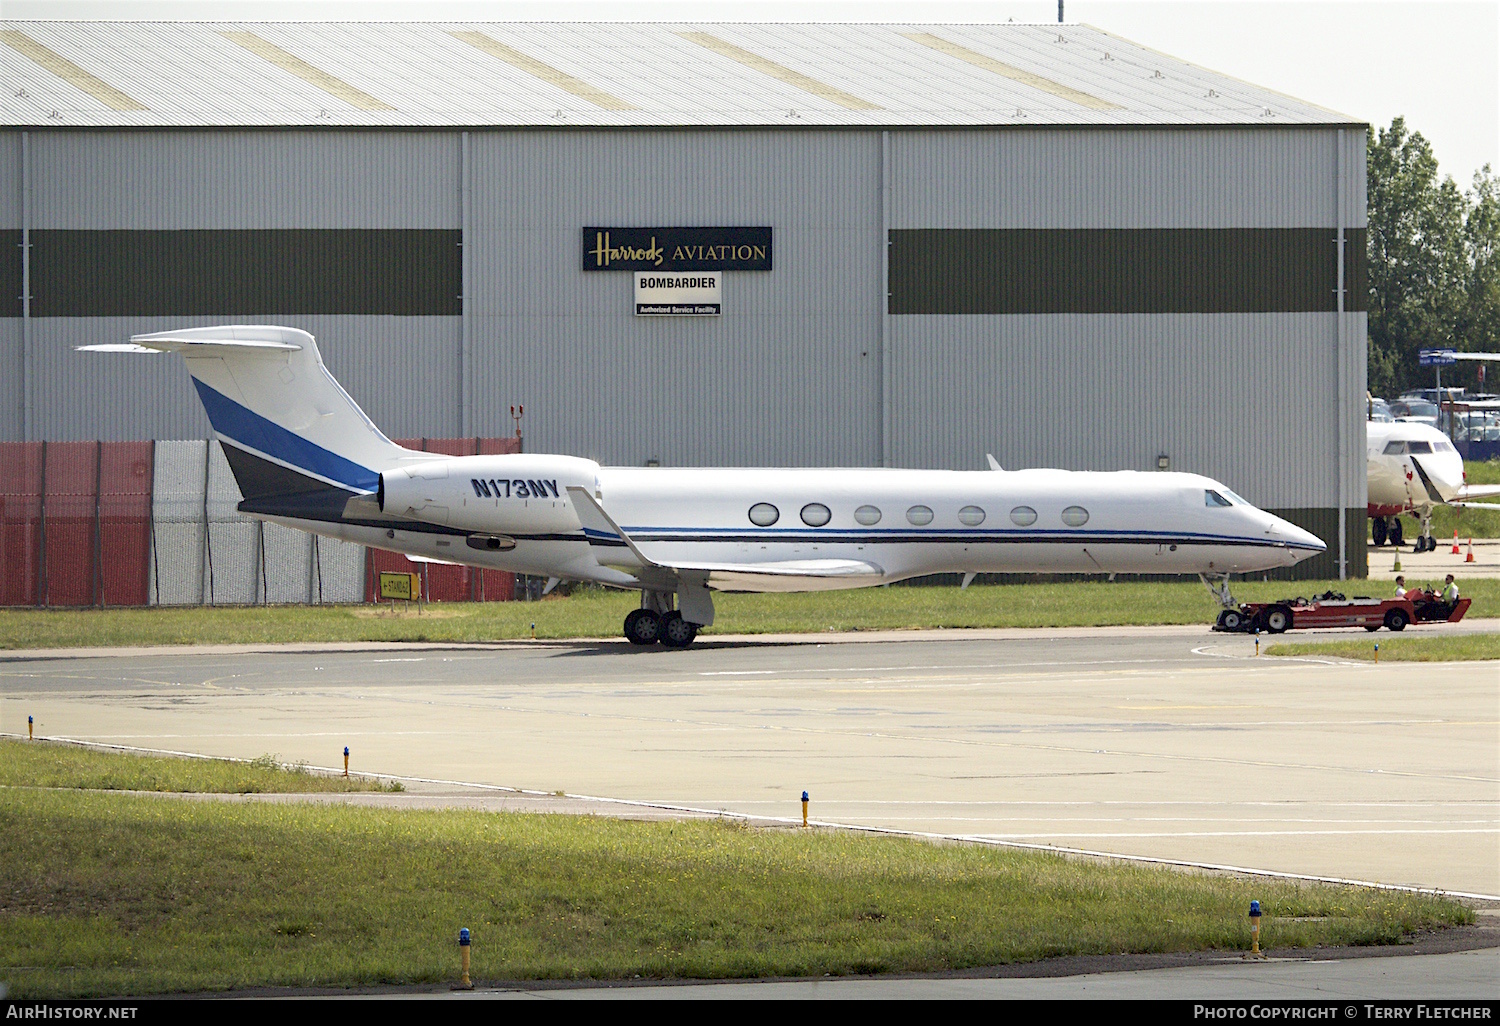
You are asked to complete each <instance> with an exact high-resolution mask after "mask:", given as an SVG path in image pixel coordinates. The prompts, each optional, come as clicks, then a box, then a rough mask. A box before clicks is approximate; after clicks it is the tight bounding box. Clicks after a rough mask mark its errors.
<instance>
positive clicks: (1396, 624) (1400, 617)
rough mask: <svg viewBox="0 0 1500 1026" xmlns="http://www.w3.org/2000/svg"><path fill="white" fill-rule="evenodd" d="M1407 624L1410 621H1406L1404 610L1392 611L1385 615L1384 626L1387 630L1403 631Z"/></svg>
mask: <svg viewBox="0 0 1500 1026" xmlns="http://www.w3.org/2000/svg"><path fill="white" fill-rule="evenodd" d="M1408 623H1410V621H1409V620H1408V619H1407V616H1406V610H1404V609H1392V610H1391V611H1390V612H1388V613H1386V614H1385V626H1386V629H1388V630H1393V631H1404V630H1406V625H1407V624H1408Z"/></svg>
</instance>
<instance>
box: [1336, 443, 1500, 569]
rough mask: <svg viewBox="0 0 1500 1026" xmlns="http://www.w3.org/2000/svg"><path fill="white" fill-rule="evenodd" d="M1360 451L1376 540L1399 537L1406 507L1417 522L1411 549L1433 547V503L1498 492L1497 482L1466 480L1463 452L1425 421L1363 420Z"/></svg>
mask: <svg viewBox="0 0 1500 1026" xmlns="http://www.w3.org/2000/svg"><path fill="white" fill-rule="evenodd" d="M1365 452H1366V459H1367V461H1368V466H1367V469H1366V477H1367V479H1368V481H1369V485H1368V489H1369V491H1368V499H1367V501H1368V503H1369V514H1370V521H1371V523H1370V535H1371V540H1372V541H1374V543H1375V544H1376V545H1377V546H1380V545H1384V544H1385V543H1386V542H1387V541H1389V542H1390V543H1391V544H1392V545H1400V544H1401V543H1402V537H1401V535H1402V531H1401V514H1403V513H1405V514H1408V515H1410V516H1414V517H1416V518H1417V519H1418V520H1420V521H1421V523H1422V526H1421V529H1420V531H1419V532H1418V535H1417V541H1416V551H1417V552H1430V551H1432V550H1433V549H1436V548H1437V540H1436V539H1435V538H1433V537H1432V511H1433V510H1434V509H1436V508H1437V507H1438V506H1459V507H1462V506H1471V505H1485V504H1484V503H1475V502H1474V501H1473V500H1475V499H1483V498H1490V497H1492V496H1497V495H1500V485H1471V484H1468V483H1467V482H1466V481H1465V479H1464V461H1463V457H1462V456H1460V455H1459V454H1458V450H1457V449H1455V448H1454V447H1453V443H1452V442H1450V441H1449V440H1448V436H1447V435H1445V434H1443V433H1442V432H1441V431H1439V430H1438V429H1437V428H1434V427H1429V426H1428V425H1426V424H1418V423H1416V422H1415V421H1402V420H1398V421H1396V422H1394V423H1390V422H1382V421H1374V420H1372V421H1367V422H1366V423H1365Z"/></svg>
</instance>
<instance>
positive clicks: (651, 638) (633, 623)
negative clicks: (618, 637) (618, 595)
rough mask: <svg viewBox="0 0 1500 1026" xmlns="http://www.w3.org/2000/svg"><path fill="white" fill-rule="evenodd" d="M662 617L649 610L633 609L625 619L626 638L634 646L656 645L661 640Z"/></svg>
mask: <svg viewBox="0 0 1500 1026" xmlns="http://www.w3.org/2000/svg"><path fill="white" fill-rule="evenodd" d="M661 636H662V632H661V617H659V616H657V615H656V614H655V613H653V612H652V611H651V610H649V609H632V610H631V611H630V612H629V613H628V614H627V615H626V617H625V638H626V640H628V641H629V642H630V643H631V644H632V645H654V644H656V642H657V641H658V640H659V639H660V638H661Z"/></svg>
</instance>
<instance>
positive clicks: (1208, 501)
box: [1203, 488, 1234, 506]
mask: <svg viewBox="0 0 1500 1026" xmlns="http://www.w3.org/2000/svg"><path fill="white" fill-rule="evenodd" d="M1203 505H1205V506H1232V505H1234V503H1232V502H1230V501H1229V500H1228V499H1226V498H1224V496H1222V495H1220V494H1219V493H1218V492H1216V491H1214V490H1213V489H1212V488H1206V489H1204V491H1203Z"/></svg>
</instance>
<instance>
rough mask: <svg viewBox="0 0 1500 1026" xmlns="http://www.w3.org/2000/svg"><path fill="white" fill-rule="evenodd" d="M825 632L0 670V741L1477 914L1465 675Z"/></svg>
mask: <svg viewBox="0 0 1500 1026" xmlns="http://www.w3.org/2000/svg"><path fill="white" fill-rule="evenodd" d="M1495 627H1496V625H1495V624H1493V623H1490V624H1484V623H1482V622H1478V623H1471V624H1468V625H1451V626H1447V625H1445V626H1444V627H1439V628H1423V631H1424V633H1434V634H1435V633H1440V632H1451V631H1455V630H1470V631H1472V630H1483V629H1486V628H1488V629H1491V630H1493V629H1494V628H1495ZM1346 636H1347V635H1346ZM1356 636H1360V637H1363V636H1364V635H1362V634H1360V635H1356ZM840 640H841V641H842V642H844V643H820V642H819V641H817V640H815V639H809V638H807V637H805V636H804V637H800V638H791V639H776V638H769V639H768V638H741V639H703V640H702V641H700V643H699V645H697V646H695V647H694V648H692V649H690V650H688V651H686V652H676V651H666V650H662V649H656V648H653V649H644V650H642V649H633V648H631V647H630V646H628V645H626V644H625V643H624V642H612V641H604V642H593V643H574V644H519V645H503V646H450V647H441V646H399V645H380V646H368V647H360V646H313V647H311V648H309V647H308V646H295V647H284V648H277V647H274V646H273V647H270V648H264V649H238V648H237V649H228V650H225V649H219V650H201V649H199V650H194V649H188V650H150V651H145V652H137V653H133V654H121V653H91V654H78V653H72V654H65V653H20V652H12V653H5V654H3V656H0V729H3V730H4V731H6V732H9V733H11V734H17V733H20V734H24V732H25V723H26V717H27V715H28V714H29V715H33V716H35V717H36V722H37V730H38V733H39V734H41V735H44V736H60V737H69V738H75V739H80V740H88V741H94V742H102V743H107V744H117V745H125V746H134V747H140V748H148V749H160V750H170V751H180V752H191V753H197V754H205V755H221V756H235V757H254V756H257V755H260V754H263V753H274V754H275V755H277V756H278V757H280V758H281V759H283V760H287V761H294V760H305V761H307V762H308V763H310V764H312V765H315V766H330V767H332V766H336V765H338V764H339V763H340V762H341V759H340V752H341V751H342V748H343V746H344V745H346V744H347V745H349V747H350V749H351V753H352V763H353V767H354V768H355V769H356V770H366V771H370V772H376V773H381V774H389V775H400V776H405V777H410V778H414V779H413V782H412V784H411V787H412V792H411V795H412V798H411V799H405V800H412V799H415V798H417V797H419V796H421V795H423V794H426V795H428V796H429V797H431V798H437V797H440V796H442V795H448V796H449V797H450V798H451V799H453V800H457V799H458V798H460V797H462V798H463V800H464V801H469V802H479V803H480V804H481V805H483V804H485V803H486V802H489V803H490V804H493V801H494V800H496V799H503V798H505V792H498V791H490V789H491V788H505V787H510V788H525V789H531V790H532V791H534V792H539V793H540V794H539V795H534V796H532V797H533V799H537V798H541V797H544V796H545V795H548V794H553V795H555V794H556V793H557V792H563V793H566V794H569V795H577V796H585V797H584V798H573V799H567V800H566V801H565V802H559V808H561V809H566V810H567V811H611V808H615V809H620V810H621V811H628V810H629V809H630V808H631V807H630V806H624V807H622V806H620V804H619V803H620V802H621V801H625V802H636V803H641V804H640V805H639V806H637V807H635V809H636V811H635V814H651V815H655V814H659V813H660V812H661V811H671V810H670V809H662V807H664V806H666V807H676V808H682V809H690V810H695V811H697V812H700V813H701V812H728V813H735V814H744V815H750V816H755V817H766V818H773V819H774V818H782V819H791V818H793V817H797V816H799V815H800V806H799V804H798V799H799V797H800V794H801V791H802V790H804V789H806V790H808V791H809V792H811V796H812V812H813V818H814V820H816V821H822V822H828V823H840V824H848V825H857V826H863V827H870V828H877V829H894V830H902V831H914V832H921V833H931V834H940V835H946V836H959V837H972V838H975V839H982V840H989V841H1003V842H1007V843H1015V844H1026V845H1038V846H1052V847H1059V848H1065V849H1074V850H1083V851H1090V852H1104V853H1112V854H1119V855H1124V856H1131V857H1139V858H1150V859H1161V860H1168V861H1182V862H1190V863H1200V864H1207V865H1216V866H1229V867H1239V868H1245V869H1254V870H1261V871H1270V872H1280V873H1289V874H1299V875H1307V876H1316V877H1330V878H1339V879H1353V880H1361V881H1373V882H1379V883H1385V884H1393V885H1401V886H1416V887H1429V888H1440V889H1444V890H1448V891H1451V892H1458V893H1466V894H1475V895H1500V715H1497V713H1500V668H1497V667H1496V665H1495V664H1493V663H1467V664H1452V665H1443V664H1430V663H1389V662H1388V663H1383V664H1379V665H1375V664H1368V663H1351V662H1345V661H1341V660H1330V659H1296V660H1288V659H1282V658H1271V657H1265V656H1262V657H1259V658H1255V657H1254V656H1253V654H1252V653H1253V651H1254V642H1253V640H1252V639H1250V638H1246V637H1238V636H1221V635H1215V634H1211V633H1209V632H1208V631H1207V630H1205V629H1203V628H1201V627H1157V628H1106V629H1095V630H1085V629H1059V630H1049V631H982V632H980V631H975V632H968V631H934V632H912V633H892V634H885V635H878V636H872V637H865V638H856V639H850V638H847V637H845V638H842V639H840ZM851 641H852V642H853V643H850V642H851ZM351 648H352V649H354V650H350V649H351ZM420 781H429V783H426V784H423V783H421V782H420ZM444 782H446V783H444ZM459 784H470V785H479V786H478V787H460V786H458V785H459ZM486 791H489V792H490V796H489V798H488V799H485V796H484V792H486ZM465 796H466V797H465ZM481 799H484V800H483V801H481ZM592 799H604V800H603V801H593V800H592ZM577 802H582V803H583V804H581V805H578V804H572V803H577ZM511 807H515V805H514V803H512V805H511ZM647 810H651V811H650V812H649V813H648V812H647Z"/></svg>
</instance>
